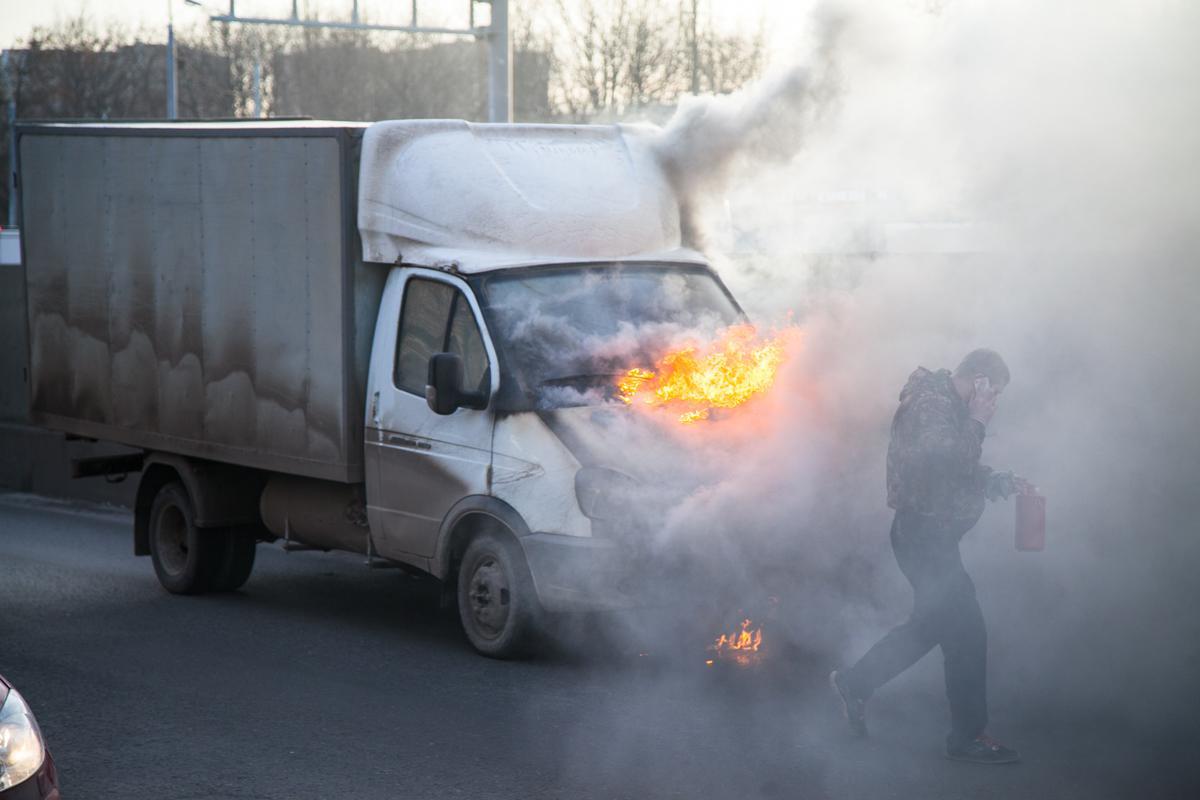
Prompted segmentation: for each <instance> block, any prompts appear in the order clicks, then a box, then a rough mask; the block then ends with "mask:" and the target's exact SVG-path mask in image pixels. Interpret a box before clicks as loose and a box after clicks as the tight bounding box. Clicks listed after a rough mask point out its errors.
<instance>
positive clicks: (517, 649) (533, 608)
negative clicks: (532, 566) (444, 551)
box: [458, 531, 543, 658]
mask: <svg viewBox="0 0 1200 800" xmlns="http://www.w3.org/2000/svg"><path fill="white" fill-rule="evenodd" d="M458 616H459V619H460V620H461V621H462V627H463V632H464V633H466V635H467V639H468V641H470V642H471V646H472V647H474V648H475V650H476V651H478V652H479V653H480V654H481V655H485V656H488V657H489V658H519V657H521V656H526V655H529V654H530V653H531V652H532V651H533V648H534V645H535V644H536V642H537V639H538V638H539V636H540V633H541V630H542V620H543V611H542V608H541V604H540V603H539V602H538V598H537V591H536V590H535V589H534V586H533V578H532V577H531V576H530V574H529V566H528V565H527V564H526V563H525V554H524V553H522V552H521V546H520V545H519V544H518V543H517V541H516V539H515V538H513V537H512V536H511V535H507V534H505V533H502V532H493V531H484V532H482V533H480V534H478V535H477V536H476V537H475V538H474V539H472V540H471V543H470V544H469V545H468V546H467V550H466V552H465V553H463V557H462V561H461V562H459V567H458Z"/></svg>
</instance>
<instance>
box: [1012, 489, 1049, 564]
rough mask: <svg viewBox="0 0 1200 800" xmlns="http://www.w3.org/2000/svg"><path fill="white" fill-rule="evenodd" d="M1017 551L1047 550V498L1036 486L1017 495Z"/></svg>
mask: <svg viewBox="0 0 1200 800" xmlns="http://www.w3.org/2000/svg"><path fill="white" fill-rule="evenodd" d="M1017 549H1018V550H1044V549H1046V498H1045V497H1043V496H1042V495H1041V494H1040V493H1039V492H1038V490H1037V488H1036V487H1034V486H1026V487H1025V488H1023V489H1022V490H1021V491H1020V492H1018V493H1017Z"/></svg>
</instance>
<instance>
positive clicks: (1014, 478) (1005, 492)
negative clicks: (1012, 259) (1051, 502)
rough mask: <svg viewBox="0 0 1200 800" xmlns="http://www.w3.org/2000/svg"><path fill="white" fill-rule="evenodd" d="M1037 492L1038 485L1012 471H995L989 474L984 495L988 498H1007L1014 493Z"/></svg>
mask: <svg viewBox="0 0 1200 800" xmlns="http://www.w3.org/2000/svg"><path fill="white" fill-rule="evenodd" d="M1018 492H1020V493H1021V494H1029V493H1036V492H1037V487H1036V486H1034V485H1033V484H1032V483H1030V482H1029V481H1027V480H1025V479H1024V478H1022V477H1021V476H1020V475H1016V474H1014V473H1012V472H993V473H992V474H991V475H989V476H988V479H987V485H986V486H985V487H984V495H986V496H987V499H988V500H1007V499H1008V498H1009V497H1011V496H1012V495H1014V494H1017V493H1018Z"/></svg>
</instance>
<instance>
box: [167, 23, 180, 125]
mask: <svg viewBox="0 0 1200 800" xmlns="http://www.w3.org/2000/svg"><path fill="white" fill-rule="evenodd" d="M177 88H178V87H177V86H176V85H175V25H174V23H171V22H168V23H167V119H179V114H178V113H177V110H176V108H175V92H176V90H177Z"/></svg>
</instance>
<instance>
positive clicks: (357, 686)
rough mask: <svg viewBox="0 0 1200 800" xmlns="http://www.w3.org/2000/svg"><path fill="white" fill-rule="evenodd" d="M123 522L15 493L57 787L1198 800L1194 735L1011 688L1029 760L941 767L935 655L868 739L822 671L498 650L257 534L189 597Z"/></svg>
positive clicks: (220, 794)
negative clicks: (485, 653) (1191, 772)
mask: <svg viewBox="0 0 1200 800" xmlns="http://www.w3.org/2000/svg"><path fill="white" fill-rule="evenodd" d="M129 527H130V520H129V517H128V516H127V515H125V514H123V513H119V512H105V511H101V510H98V509H86V508H79V507H75V506H69V505H62V504H57V503H52V502H50V501H41V500H37V499H34V498H29V497H27V496H20V495H4V496H0V672H3V673H4V674H5V675H6V676H7V677H8V678H9V679H10V680H11V681H13V682H14V683H15V684H16V685H17V686H18V687H19V688H20V690H21V691H22V693H23V694H24V695H25V696H26V698H27V699H28V700H29V701H30V703H31V705H32V707H33V709H34V711H35V713H36V714H37V716H38V718H39V720H40V722H41V725H42V728H43V731H44V733H45V734H46V736H47V738H48V740H49V743H50V747H51V749H52V751H53V753H54V755H55V758H56V760H57V762H58V764H59V768H60V775H61V780H62V784H63V789H64V794H65V797H67V798H89V797H119V798H151V797H153V798H289V799H291V798H309V797H320V798H325V797H328V798H343V797H347V798H348V797H354V798H376V797H379V798H387V797H406V798H426V797H428V798H449V797H472V798H625V797H629V798H641V797H655V798H657V797H680V798H826V797H829V798H1043V797H1044V798H1059V799H1061V800H1067V799H1068V798H1087V799H1088V800H1098V798H1109V797H1114V798H1115V797H1121V798H1125V797H1134V796H1138V797H1155V798H1158V797H1171V796H1178V797H1187V796H1191V797H1195V796H1200V795H1197V794H1189V789H1192V790H1194V789H1195V788H1196V786H1195V785H1194V784H1193V785H1191V786H1189V785H1188V784H1187V781H1186V780H1185V778H1184V775H1185V773H1184V771H1182V770H1180V769H1179V767H1180V766H1181V764H1180V762H1179V761H1178V759H1179V758H1184V759H1186V760H1188V761H1194V760H1195V759H1194V758H1193V755H1194V746H1190V745H1188V744H1187V743H1186V742H1185V741H1176V740H1175V739H1173V738H1169V737H1168V736H1167V734H1165V733H1164V734H1163V738H1162V739H1161V740H1160V739H1155V738H1147V737H1146V736H1145V735H1138V736H1133V735H1131V733H1130V731H1129V730H1127V729H1125V728H1123V727H1122V726H1121V725H1120V724H1119V723H1117V722H1113V721H1111V720H1106V719H1105V718H1104V717H1103V716H1102V715H1098V716H1095V717H1090V716H1080V715H1075V716H1072V715H1070V714H1064V713H1060V712H1061V710H1056V709H1053V708H1047V707H1046V706H1045V704H1044V703H1038V704H1024V705H1023V704H1021V703H1020V702H1018V701H1016V700H1014V699H1011V698H1005V697H1003V696H1001V697H999V698H997V697H996V696H995V693H993V714H992V717H993V730H996V731H997V732H999V731H1003V732H1004V735H1005V738H1007V739H1010V740H1012V743H1013V744H1014V745H1017V746H1019V747H1020V748H1021V749H1022V751H1023V753H1024V755H1025V761H1024V763H1022V764H1019V765H1015V766H1008V767H979V766H972V765H964V764H959V763H954V762H949V761H946V760H945V759H944V758H942V757H941V752H940V745H941V740H942V735H943V727H942V726H943V724H944V720H945V707H944V700H943V699H942V697H941V687H940V664H939V663H938V662H937V659H936V658H927V659H926V661H925V662H922V664H920V665H918V667H917V668H916V669H915V670H913V671H912V672H911V673H910V674H909V675H906V676H904V677H903V678H902V679H901V680H900V681H898V682H897V684H896V685H895V686H891V687H888V691H887V692H885V693H881V695H880V696H878V697H877V699H876V700H875V701H874V702H873V704H872V708H871V712H872V717H871V722H872V738H871V739H869V740H867V741H854V740H852V739H850V738H849V736H848V735H847V734H846V733H845V731H844V729H843V727H842V725H841V720H840V718H839V717H838V716H837V715H836V711H835V709H834V707H833V704H832V701H831V700H830V698H829V697H828V695H827V690H826V687H825V685H824V671H825V665H823V664H814V663H807V662H804V661H802V660H801V661H798V662H796V663H795V664H778V663H776V664H773V665H771V668H770V669H763V670H760V671H743V670H728V671H726V670H719V669H718V670H713V669H710V668H706V667H704V665H703V663H702V659H701V658H700V656H699V654H698V653H696V654H694V653H691V652H686V653H684V652H655V648H654V646H653V643H650V644H649V645H648V644H647V643H646V642H645V641H637V642H634V641H624V640H623V639H622V637H620V636H619V635H615V634H613V633H611V631H610V632H609V633H606V634H603V635H602V633H595V632H593V633H584V634H578V635H575V636H573V637H571V639H570V641H569V642H568V645H567V650H566V652H564V653H562V654H559V655H557V656H553V657H549V658H544V659H542V660H538V661H531V662H522V663H506V662H498V661H490V660H487V659H484V658H481V657H479V656H477V655H475V654H474V653H473V652H472V651H471V650H470V648H469V647H468V646H467V644H466V643H465V641H464V639H463V638H462V635H461V633H460V631H459V629H458V625H457V621H456V619H455V617H454V616H453V614H452V613H450V612H448V611H443V610H440V609H439V608H438V603H437V595H436V592H434V591H432V590H431V587H430V586H429V585H427V584H425V583H423V582H420V581H416V580H413V579H411V578H407V577H405V576H404V575H402V574H400V573H399V572H397V571H393V570H368V569H365V568H364V567H363V566H362V565H361V562H360V560H359V559H356V558H353V557H350V556H339V555H326V554H315V553H291V554H285V553H283V552H281V551H279V550H277V549H275V548H273V547H270V546H266V545H263V546H260V549H259V556H258V559H259V560H258V564H257V566H256V570H255V574H254V576H253V577H252V578H251V580H250V582H249V583H248V584H247V585H246V587H245V588H244V589H243V590H242V591H241V592H238V593H236V594H232V595H226V596H209V597H197V598H190V597H174V596H171V595H168V594H167V593H166V592H164V591H163V590H162V589H160V588H159V586H158V584H157V582H156V581H155V579H154V574H153V570H152V567H151V565H150V562H149V560H148V559H143V558H134V557H133V555H132V546H131V542H130V533H129ZM642 653H646V655H642Z"/></svg>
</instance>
